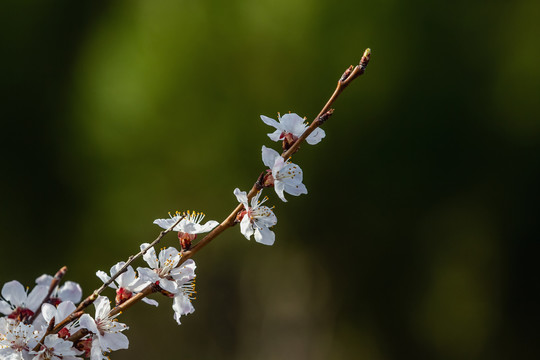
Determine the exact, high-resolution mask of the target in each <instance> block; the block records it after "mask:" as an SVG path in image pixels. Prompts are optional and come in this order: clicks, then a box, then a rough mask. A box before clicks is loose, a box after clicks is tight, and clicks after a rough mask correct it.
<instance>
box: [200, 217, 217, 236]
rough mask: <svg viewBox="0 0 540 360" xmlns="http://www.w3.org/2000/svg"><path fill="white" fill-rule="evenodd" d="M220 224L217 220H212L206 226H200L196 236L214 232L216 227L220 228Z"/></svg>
mask: <svg viewBox="0 0 540 360" xmlns="http://www.w3.org/2000/svg"><path fill="white" fill-rule="evenodd" d="M218 225H219V223H218V222H217V221H215V220H210V221H208V222H207V223H206V224H204V225H202V226H201V225H199V228H198V229H197V232H196V234H201V233H206V232H209V231H210V230H213V229H214V228H215V227H216V226H218Z"/></svg>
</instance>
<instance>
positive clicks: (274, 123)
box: [261, 115, 282, 133]
mask: <svg viewBox="0 0 540 360" xmlns="http://www.w3.org/2000/svg"><path fill="white" fill-rule="evenodd" d="M261 120H262V121H263V123H265V124H266V125H270V126H272V127H274V128H276V129H277V130H279V132H280V133H281V131H282V127H281V124H280V123H279V122H277V121H276V120H274V119H272V118H269V117H268V116H264V115H261Z"/></svg>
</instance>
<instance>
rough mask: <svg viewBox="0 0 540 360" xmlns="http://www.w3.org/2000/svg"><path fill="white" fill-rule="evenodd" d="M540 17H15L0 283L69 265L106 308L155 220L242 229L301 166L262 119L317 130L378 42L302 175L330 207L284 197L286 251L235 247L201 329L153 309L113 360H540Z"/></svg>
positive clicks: (152, 7) (204, 303) (279, 243)
mask: <svg viewBox="0 0 540 360" xmlns="http://www.w3.org/2000/svg"><path fill="white" fill-rule="evenodd" d="M539 18H540V3H538V2H537V1H532V0H517V1H513V2H508V1H490V2H488V1H473V2H469V1H452V2H450V1H447V2H445V1H435V2H433V1H415V0H412V1H393V0H385V1H379V2H358V1H329V0H287V1H283V0H272V1H269V0H263V1H249V0H231V1H226V2H225V1H217V0H210V1H207V0H179V1H172V0H169V1H166V0H152V1H149V0H146V1H142V0H140V1H116V2H109V1H67V0H65V1H4V2H3V3H2V6H1V9H0V24H1V25H0V27H1V28H0V30H1V31H0V37H1V38H0V39H1V44H2V46H1V48H2V56H1V57H0V65H1V79H2V80H1V84H2V85H1V90H2V93H1V94H0V95H1V99H2V106H1V108H0V114H1V119H2V131H1V134H2V138H1V146H2V148H1V151H2V165H1V168H2V176H1V183H0V185H1V187H0V189H1V191H0V202H1V207H0V208H1V214H0V215H1V216H0V239H1V241H2V251H1V253H0V260H1V272H0V282H1V283H5V282H7V281H10V280H13V279H17V280H19V281H21V282H22V283H23V284H25V285H27V286H32V284H33V282H34V279H35V278H36V277H37V276H39V275H41V274H42V273H49V274H53V273H54V272H55V271H56V270H57V269H58V268H60V267H61V266H62V265H67V266H68V267H69V269H70V271H69V273H68V275H67V279H69V280H73V281H78V282H80V283H81V284H82V286H83V288H84V290H85V295H88V294H90V292H91V291H92V289H94V288H96V287H98V286H99V284H100V281H99V280H98V278H97V277H95V276H94V273H95V271H97V270H99V269H101V270H108V269H109V268H110V266H112V265H114V264H115V263H116V262H117V261H120V260H125V259H126V258H127V257H128V256H129V255H130V254H131V253H134V252H136V251H137V249H138V246H139V244H140V243H142V242H149V241H151V240H152V239H153V238H155V236H156V235H157V233H158V232H159V229H158V228H157V227H156V226H155V225H152V221H153V220H154V219H155V218H160V217H166V216H167V212H168V211H175V210H180V211H182V210H187V209H193V210H197V211H204V212H205V213H206V214H207V216H208V218H207V219H216V220H219V221H221V220H222V219H223V218H224V217H225V216H226V215H227V214H228V213H229V212H230V211H231V210H232V208H233V207H234V206H235V205H236V199H235V198H234V196H233V194H232V191H233V189H234V188H235V187H240V188H241V189H243V190H247V189H249V187H250V186H251V185H252V183H253V181H254V180H255V179H256V177H257V174H258V173H259V172H260V171H261V170H262V162H261V159H260V148H261V145H263V144H265V145H267V146H273V147H274V148H277V147H278V146H277V144H273V143H271V142H270V140H269V139H268V138H267V137H266V135H265V134H266V133H268V132H271V131H272V130H273V129H271V128H269V127H268V126H266V125H264V124H263V123H262V122H261V121H260V120H259V115H260V114H264V115H267V116H270V117H274V118H275V117H276V113H277V112H278V111H279V112H281V113H286V112H288V111H292V112H296V113H298V114H300V115H301V116H307V117H308V119H312V118H313V116H315V115H316V114H317V113H318V111H319V110H320V108H321V107H322V106H323V105H324V103H325V102H326V99H327V98H328V97H329V95H330V94H331V92H332V91H333V89H334V86H335V83H336V80H337V79H338V78H339V76H340V75H341V74H342V72H343V71H344V70H345V69H346V68H347V66H349V65H350V64H355V63H357V62H358V61H359V59H360V57H361V55H362V53H363V51H364V49H365V48H366V47H371V48H372V50H373V57H372V62H371V64H370V66H369V68H368V70H367V72H366V74H365V75H364V76H363V77H361V78H359V79H357V80H356V81H355V82H354V83H353V84H352V85H351V86H350V87H349V88H348V89H347V90H346V92H345V93H343V94H342V96H341V98H340V99H339V100H338V101H337V102H336V104H335V108H336V112H335V114H334V116H333V117H332V118H331V119H330V120H329V121H328V122H327V123H326V124H325V126H324V129H325V131H326V132H327V137H326V138H325V139H324V140H323V141H322V142H321V143H320V144H319V145H317V146H313V147H312V146H309V145H307V144H306V145H303V146H302V149H301V151H300V152H299V153H298V154H297V155H296V156H295V157H294V161H295V162H296V163H298V164H299V165H301V166H302V168H303V170H304V183H305V184H306V186H307V187H308V190H309V194H308V195H307V196H301V197H299V198H294V197H292V196H288V198H289V202H288V203H286V204H285V203H282V202H281V201H280V200H279V199H278V198H277V197H276V196H275V194H273V193H271V192H270V191H267V192H266V193H267V195H269V196H270V201H269V204H270V205H272V204H273V205H276V208H275V212H276V214H277V216H278V219H279V223H278V225H277V226H276V227H275V228H274V231H275V232H276V238H277V240H276V244H275V245H274V246H273V247H266V246H263V245H260V244H257V243H255V242H254V241H251V242H248V241H246V240H245V239H244V237H243V236H242V235H241V234H240V233H239V229H238V228H234V229H232V230H229V231H227V232H226V233H225V234H224V235H223V236H221V237H220V238H218V239H216V240H215V242H213V243H211V245H210V246H208V247H207V248H205V249H204V251H202V252H201V253H199V254H197V256H196V258H195V260H196V261H197V264H198V269H197V274H198V279H197V289H198V292H199V294H198V295H199V296H198V299H197V300H196V301H195V303H194V305H195V308H196V312H195V313H194V314H193V315H189V316H186V317H183V318H182V321H183V324H182V325H181V326H177V325H176V323H175V322H174V320H173V319H172V309H171V307H170V306H171V302H170V301H169V300H167V299H165V298H161V299H159V300H160V303H161V305H160V307H159V308H158V309H154V308H151V307H149V306H147V305H145V304H139V305H137V306H136V307H135V308H133V309H132V310H130V311H128V312H126V313H125V314H124V315H122V317H121V321H123V322H126V323H128V325H130V327H131V329H130V330H129V331H128V332H127V333H126V335H128V337H129V338H130V341H131V345H130V349H129V350H124V351H119V352H116V353H113V354H112V357H113V358H114V359H133V358H139V359H145V358H150V357H152V358H160V359H177V358H178V359H263V360H264V359H315V360H317V359H374V360H377V359H537V358H538V357H539V356H540V342H539V341H538V340H539V335H540V331H539V330H538V321H539V320H540V319H539V316H538V310H537V309H538V304H539V300H540V299H539V296H538V286H539V282H538V270H537V269H538V260H537V259H538V256H539V250H540V249H539V240H538V234H539V231H538V230H539V229H538V223H537V208H538V200H539V197H538V183H539V180H540V172H539V170H540V166H539V165H540V164H539V151H540V149H539V147H540V146H539V145H540V141H539V140H540V139H539V138H540V120H539V119H540V116H539V115H540V114H539V111H538V107H539V100H540V67H539V60H540V46H539V43H538V38H539V37H540V25H539V24H540V22H539V21H538V19H539ZM163 244H164V246H176V244H177V243H176V240H175V239H174V236H172V235H171V236H170V237H168V238H167V241H166V242H165V243H163ZM136 266H143V263H142V262H141V263H137V264H136ZM108 295H109V296H111V297H112V296H113V294H112V292H111V293H108Z"/></svg>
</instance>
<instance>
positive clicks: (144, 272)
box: [137, 267, 160, 283]
mask: <svg viewBox="0 0 540 360" xmlns="http://www.w3.org/2000/svg"><path fill="white" fill-rule="evenodd" d="M137 272H138V273H139V277H140V278H141V280H142V281H148V282H151V283H153V282H156V281H159V279H160V277H159V276H158V274H156V273H155V271H153V270H152V269H149V268H142V267H138V268H137Z"/></svg>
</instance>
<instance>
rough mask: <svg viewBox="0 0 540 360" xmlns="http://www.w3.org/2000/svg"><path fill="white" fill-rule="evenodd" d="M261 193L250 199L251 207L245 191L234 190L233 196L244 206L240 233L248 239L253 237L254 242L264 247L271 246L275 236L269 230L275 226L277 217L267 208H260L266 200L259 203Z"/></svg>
mask: <svg viewBox="0 0 540 360" xmlns="http://www.w3.org/2000/svg"><path fill="white" fill-rule="evenodd" d="M261 193H262V191H259V192H258V193H257V195H255V196H254V197H253V198H252V199H251V206H249V204H248V198H247V194H246V192H245V191H240V189H238V188H236V189H234V195H236V198H237V199H238V202H240V203H241V204H242V205H244V209H245V211H244V214H243V217H242V220H241V222H240V232H241V233H242V234H243V235H244V236H245V237H246V239H248V240H249V239H250V238H251V235H255V241H257V242H259V243H261V244H264V245H273V244H274V241H275V238H276V235H275V234H274V232H273V231H272V230H270V229H269V228H270V227H272V226H274V225H276V224H277V217H276V215H274V212H273V211H272V209H270V208H269V207H268V206H261V205H262V204H263V203H264V202H265V201H266V200H267V198H264V199H263V200H262V201H261V202H259V197H260V196H261Z"/></svg>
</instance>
